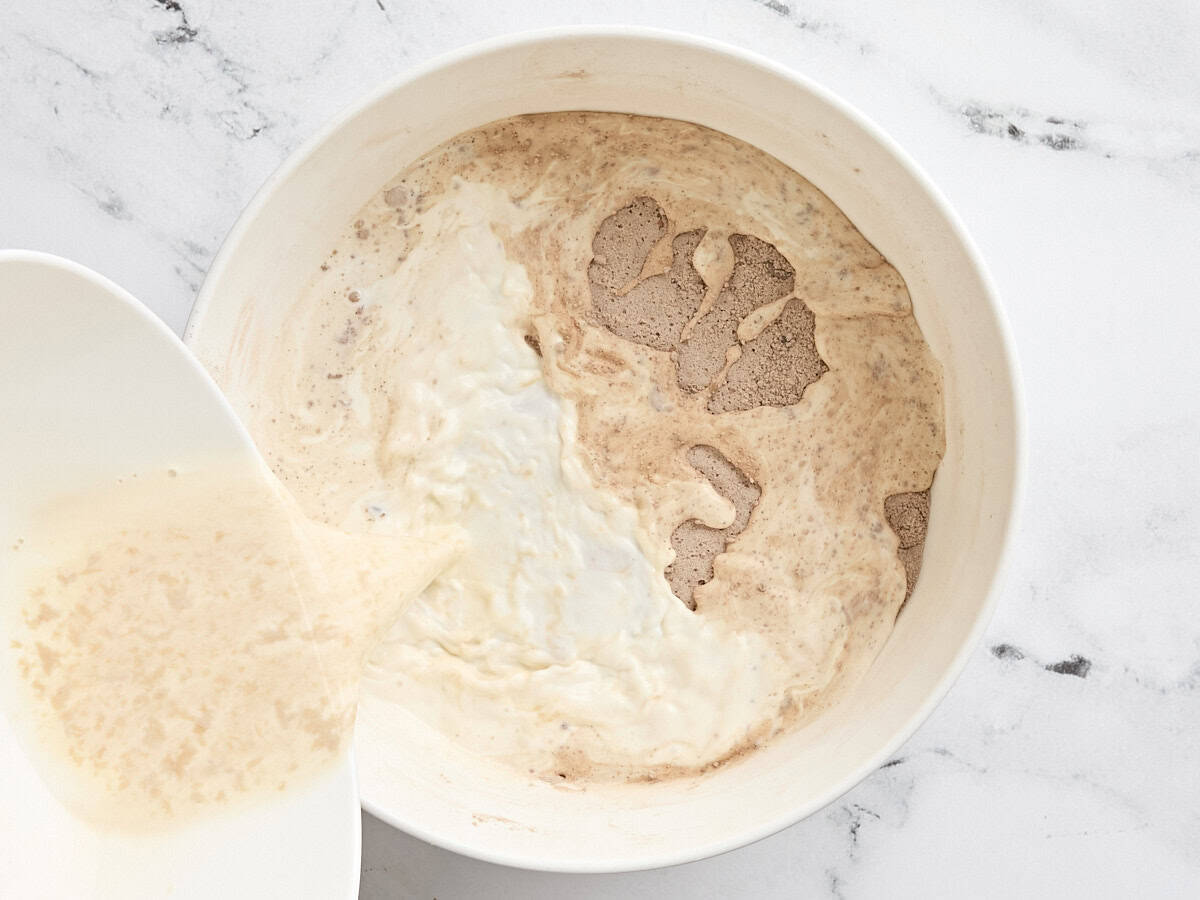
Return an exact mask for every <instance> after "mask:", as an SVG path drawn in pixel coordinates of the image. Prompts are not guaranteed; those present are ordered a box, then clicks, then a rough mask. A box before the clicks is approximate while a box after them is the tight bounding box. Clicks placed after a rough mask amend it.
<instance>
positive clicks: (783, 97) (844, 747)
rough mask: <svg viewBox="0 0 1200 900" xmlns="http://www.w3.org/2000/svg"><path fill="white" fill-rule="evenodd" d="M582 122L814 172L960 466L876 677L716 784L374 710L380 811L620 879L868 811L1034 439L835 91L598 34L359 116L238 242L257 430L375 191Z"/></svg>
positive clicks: (434, 77)
mask: <svg viewBox="0 0 1200 900" xmlns="http://www.w3.org/2000/svg"><path fill="white" fill-rule="evenodd" d="M571 109H589V110H603V111H619V112H630V113H640V114H643V115H653V116H665V117H673V118H679V119H686V120H690V121H693V122H697V123H700V124H702V125H706V126H709V127H712V128H715V129H717V130H720V131H724V132H726V133H728V134H730V135H733V136H734V137H737V138H740V139H742V140H744V141H747V142H749V143H751V144H754V145H756V146H758V147H760V148H762V149H763V150H765V151H767V152H769V153H771V154H774V155H775V156H776V157H778V158H779V159H780V160H782V161H783V162H785V163H787V164H788V165H790V166H791V167H792V168H794V169H796V170H797V171H798V172H800V173H801V174H802V175H804V176H805V177H806V178H808V179H809V180H810V181H812V182H813V183H814V184H815V185H816V186H817V187H818V188H820V189H821V190H822V191H824V192H825V193H826V194H827V195H828V196H829V197H830V198H831V199H832V200H833V201H834V202H835V203H837V205H838V206H840V207H841V208H842V210H843V211H845V213H846V214H847V215H848V216H849V217H850V219H851V220H852V221H853V222H854V223H855V225H856V226H857V227H858V228H859V230H860V231H862V233H863V234H864V235H865V236H866V237H867V238H868V239H869V240H870V241H871V242H872V243H873V244H874V245H875V246H876V248H878V249H879V250H880V251H881V252H882V253H883V254H884V255H885V256H886V257H887V258H888V259H889V260H890V261H891V262H892V263H893V264H894V265H895V266H896V267H897V268H898V269H899V271H900V272H901V273H902V274H903V276H904V278H905V280H906V281H907V283H908V287H909V290H910V292H911V295H912V300H913V304H914V307H915V310H916V315H917V319H918V321H919V322H920V324H921V327H922V329H923V331H924V333H925V337H926V339H927V340H928V342H929V344H930V346H931V348H932V349H933V352H934V354H935V355H936V356H937V358H938V359H939V360H940V361H941V362H942V365H943V367H944V370H945V402H946V433H947V447H946V456H945V458H944V460H943V462H942V465H941V468H940V469H939V472H938V476H937V479H936V482H935V485H934V490H933V496H932V503H933V509H934V512H933V515H932V516H931V526H930V530H929V533H928V536H927V542H926V550H925V563H924V568H923V570H922V574H921V580H920V583H919V585H918V587H917V589H916V592H915V593H914V594H913V596H912V598H911V599H910V601H909V603H908V604H907V606H906V607H905V609H904V612H903V614H902V615H901V616H900V618H899V621H898V623H897V625H896V629H895V631H894V633H893V634H892V636H891V638H890V639H889V641H888V642H887V644H886V646H885V647H884V649H883V651H882V652H881V654H880V656H879V658H878V659H877V660H876V662H875V663H874V665H873V666H872V668H871V669H870V671H869V672H868V674H867V675H866V676H865V677H864V678H863V680H862V681H861V682H860V683H859V684H858V685H857V686H856V687H854V688H853V689H852V690H851V691H850V692H849V694H848V695H847V696H846V698H845V700H844V702H843V703H841V704H840V705H839V706H838V707H836V708H835V709H833V710H832V711H831V712H830V713H829V714H828V715H826V716H824V717H823V718H822V719H821V720H820V721H819V722H818V723H816V724H815V725H813V726H811V727H809V728H806V729H803V730H801V731H797V732H794V733H792V734H790V735H787V736H785V737H783V738H781V739H778V740H776V741H775V742H774V743H772V744H771V745H769V746H768V747H767V748H765V749H763V750H761V751H759V752H758V753H756V754H752V755H751V756H750V757H749V758H747V759H745V760H744V761H741V762H739V763H738V764H736V765H733V766H730V767H728V768H726V769H722V770H719V771H716V772H713V773H712V774H711V775H709V776H706V778H704V779H702V780H701V781H699V782H695V781H675V782H669V783H660V784H650V785H637V786H631V787H621V788H612V789H607V788H606V789H603V790H601V789H589V790H567V789H563V788H555V787H552V786H549V785H546V784H542V783H540V782H535V783H529V782H527V781H526V780H524V779H522V778H521V777H519V776H517V775H515V774H514V773H512V772H511V771H509V770H507V769H503V768H500V767H497V766H492V765H489V764H486V763H482V762H480V761H479V760H478V759H475V758H474V757H471V756H469V755H467V754H465V753H463V752H461V751H459V750H458V749H457V748H456V747H455V746H454V745H452V744H450V743H449V742H448V741H446V740H445V739H443V738H441V737H440V736H439V735H437V734H436V733H433V732H432V731H431V730H430V729H428V728H426V727H425V726H423V725H422V724H421V723H419V722H416V721H410V722H402V723H400V722H396V723H393V725H392V726H390V727H391V728H392V729H393V731H392V732H389V730H388V728H389V726H387V725H386V724H385V723H384V721H383V719H382V717H380V716H379V715H377V714H376V709H375V707H374V706H373V704H372V702H371V701H370V700H368V701H366V702H365V703H364V706H363V708H362V710H361V713H360V725H359V733H358V745H359V753H358V762H359V767H360V778H361V785H362V796H363V801H364V805H366V806H367V808H368V809H370V810H371V811H372V812H375V813H377V814H379V815H381V816H382V817H383V818H385V819H387V820H388V821H390V822H392V823H393V824H395V825H397V826H399V827H401V828H403V829H405V830H407V831H409V832H411V833H413V834H416V835H417V836H419V837H423V838H425V839H427V840H430V841H432V842H434V843H437V844H440V845H442V846H446V847H449V848H451V849H454V850H458V851H460V852H464V853H467V854H470V855H473V856H478V857H481V858H485V859H490V860H494V861H497V862H503V863H508V864H513V865H521V866H527V867H534V868H544V869H559V870H572V871H586V870H617V869H629V868H638V867H649V866H656V865H666V864H671V863H676V862H682V861H686V860H689V859H696V858H700V857H702V856H706V855H711V854H713V853H716V852H721V851H723V850H728V849H731V848H732V847H735V846H738V845H740V844H743V843H747V842H749V841H750V840H753V839H756V838H759V837H762V836H764V835H766V834H769V833H770V832H772V831H774V830H777V829H779V828H781V827H783V826H785V825H787V824H790V823H791V822H793V821H796V820H797V819H799V818H801V817H802V816H804V815H807V814H808V813H810V812H812V811H814V810H816V809H818V808H820V807H821V806H823V805H825V804H826V803H828V802H829V801H831V800H832V799H834V798H835V797H837V796H838V795H839V794H841V793H842V792H844V791H845V790H847V789H848V788H849V787H851V786H852V785H853V784H854V783H855V782H857V781H858V780H859V779H861V778H862V777H863V776H864V775H865V774H867V773H868V772H869V771H871V770H872V769H873V768H874V767H876V766H877V765H879V763H880V762H882V761H883V760H884V759H885V758H886V756H887V755H888V754H889V753H891V752H893V751H894V750H895V748H896V747H897V746H898V745H899V743H900V742H901V741H903V740H904V739H905V738H906V737H908V735H909V734H911V732H912V730H913V729H914V728H915V727H916V726H917V725H918V724H919V723H920V721H921V720H922V719H923V718H924V717H925V716H926V715H927V714H928V712H929V711H930V709H931V708H932V706H933V704H934V703H936V702H937V700H938V699H940V698H941V696H942V695H943V694H944V693H945V691H946V690H947V689H948V688H949V685H950V682H951V681H952V680H953V678H954V676H955V675H957V673H958V671H959V669H960V668H961V665H962V662H963V661H964V660H965V657H966V654H967V653H968V652H969V650H970V649H971V647H972V645H973V644H974V642H975V639H976V638H977V637H978V635H979V633H980V632H981V630H982V627H983V624H984V623H985V620H986V617H987V613H988V612H989V611H990V600H989V596H990V593H991V589H992V585H993V582H994V580H995V577H996V575H997V572H998V568H999V565H1000V561H1001V558H1002V555H1003V550H1004V545H1005V539H1006V535H1007V531H1008V528H1009V523H1010V517H1011V514H1012V510H1013V505H1014V502H1015V495H1016V487H1017V476H1018V468H1019V461H1020V459H1019V457H1020V454H1019V443H1018V437H1019V434H1018V430H1019V422H1018V410H1017V402H1016V396H1015V391H1016V387H1015V385H1016V381H1015V378H1016V373H1015V371H1014V367H1013V363H1012V359H1011V354H1010V352H1009V348H1008V341H1007V336H1006V331H1005V326H1004V324H1003V321H1002V319H1001V316H1000V313H999V311H998V307H997V304H996V301H995V299H994V297H993V296H992V293H991V290H990V286H989V283H988V281H987V277H986V275H985V273H984V272H983V271H982V269H981V267H980V265H979V263H978V260H977V259H976V257H975V255H974V251H973V249H972V247H971V245H970V243H969V241H968V239H967V238H966V236H965V235H964V234H963V232H962V229H961V227H960V226H959V225H958V224H957V221H956V220H955V219H954V217H953V215H952V214H951V213H950V212H949V211H948V210H947V208H946V207H945V205H944V202H943V201H942V200H941V199H940V197H939V195H938V194H937V193H936V191H934V190H933V189H932V188H931V187H930V186H929V184H928V182H927V181H926V180H925V179H924V177H923V176H922V175H921V174H920V173H919V172H918V171H917V170H915V168H914V167H913V166H912V164H911V163H910V162H909V161H908V160H907V157H905V156H904V155H903V154H902V153H901V152H900V151H898V149H897V148H895V146H894V145H893V144H892V143H891V142H890V141H889V140H888V139H887V138H885V137H883V136H882V135H880V134H879V133H878V132H877V131H876V130H875V129H874V128H873V127H872V126H870V125H869V124H868V123H866V122H865V121H863V120H862V119H861V118H860V117H859V116H857V115H856V114H855V113H853V112H852V111H851V110H849V109H848V108H846V107H845V106H844V104H842V103H840V101H837V100H836V99H835V98H833V97H831V96H829V95H828V94H826V93H825V92H824V91H823V90H821V89H819V88H817V87H815V86H814V85H811V84H809V83H807V82H805V81H804V80H802V79H799V78H798V77H797V76H794V75H791V74H789V73H787V72H785V71H782V70H780V69H778V68H777V67H774V66H773V65H771V64H769V63H766V62H764V61H762V60H759V59H756V58H753V57H750V56H748V55H746V54H742V53H740V52H737V51H732V50H730V49H727V48H721V47H718V46H715V45H713V44H711V43H709V42H706V41H700V40H697V39H694V38H687V37H682V36H671V35H665V34H658V33H647V32H633V31H612V30H608V31H580V30H578V29H576V30H573V31H564V32H556V33H546V34H539V35H533V36H527V37H523V38H513V39H507V40H503V41H498V42H493V43H490V44H487V45H481V46H480V47H476V48H471V49H468V50H466V51H462V52H459V53H457V54H454V55H452V56H450V57H446V58H443V59H442V60H440V61H438V62H436V63H435V64H433V65H431V66H428V67H425V68H424V69H422V70H419V71H418V72H417V73H415V74H413V75H410V76H407V77H406V78H405V79H404V80H402V81H400V82H397V83H394V84H392V85H390V86H388V87H387V88H386V89H385V90H383V91H381V92H379V93H377V94H375V95H374V96H373V97H371V98H369V99H368V100H367V101H365V102H364V103H363V104H361V105H359V106H358V107H356V108H355V109H354V110H352V111H351V112H350V113H349V114H348V115H346V116H345V117H343V118H342V119H340V120H339V121H337V122H335V123H334V124H333V125H331V126H330V127H329V128H328V129H327V130H326V131H324V132H323V133H322V134H321V135H318V137H317V138H315V139H314V140H313V141H312V142H310V143H309V144H308V145H307V146H306V147H305V148H304V149H302V150H301V151H299V152H298V153H297V154H296V155H295V156H293V157H292V159H291V160H289V162H288V163H287V164H285V166H284V167H283V168H282V169H281V170H280V171H279V172H278V173H276V175H275V176H273V178H272V179H271V180H270V181H269V182H268V184H267V185H266V186H265V187H264V189H263V191H262V192H261V193H260V194H259V195H258V196H257V197H256V198H255V200H254V202H253V203H252V204H251V206H250V207H249V208H248V209H247V211H246V212H245V214H244V215H243V217H242V219H241V220H240V221H239V223H238V225H237V226H236V228H235V229H234V231H233V232H232V234H231V235H230V237H229V239H228V241H227V243H226V245H225V247H224V248H223V250H222V252H221V254H220V256H219V257H218V259H217V261H216V263H215V265H214V267H213V270H212V272H211V273H210V275H209V278H208V280H207V281H206V283H205V285H204V289H203V291H202V292H201V295H200V298H199V301H198V303H197V307H196V310H195V312H194V313H193V316H192V321H191V322H190V323H189V327H188V332H187V340H188V341H189V342H190V344H191V345H192V347H193V349H194V350H195V351H196V353H197V354H198V355H199V357H200V359H201V360H202V362H204V363H205V365H206V366H207V367H208V368H209V370H210V371H211V372H212V373H213V374H214V375H215V377H216V379H217V381H218V383H219V384H221V385H222V387H223V388H224V389H225V390H226V391H227V393H228V394H229V395H230V398H231V400H232V401H233V403H234V405H235V406H236V407H238V408H239V411H241V412H243V413H244V412H246V411H247V403H248V401H250V400H251V399H252V398H253V397H254V395H255V392H256V388H255V378H256V377H258V373H256V371H255V370H254V368H253V366H251V365H249V364H248V359H249V354H248V352H247V351H248V349H249V348H252V347H254V346H257V345H261V344H263V343H265V342H270V341H273V340H276V335H277V334H278V325H279V323H280V321H281V318H282V316H283V315H284V314H285V313H286V311H287V308H288V306H289V305H290V303H291V301H292V298H294V297H296V296H297V294H298V292H299V291H300V290H301V289H302V288H303V286H304V284H305V283H306V281H307V280H308V279H309V277H310V275H311V273H312V272H313V271H314V269H315V268H316V266H317V265H318V263H319V262H320V260H321V259H322V258H323V257H324V255H325V253H326V252H327V251H328V248H329V247H330V246H331V245H332V244H333V242H334V239H335V235H336V234H337V233H338V231H339V229H340V228H341V227H342V225H343V224H344V223H345V222H346V221H347V220H348V219H349V217H350V216H352V215H353V214H354V212H355V211H357V210H358V208H359V207H360V206H361V205H362V204H363V203H364V202H365V201H366V200H367V198H368V197H369V196H370V195H371V194H372V192H374V191H375V190H377V189H378V188H379V186H380V185H382V184H383V183H384V182H385V181H386V180H388V179H389V178H391V177H392V176H393V175H394V174H395V173H396V172H398V171H399V170H400V169H401V168H403V167H404V166H405V165H406V164H407V163H408V162H410V161H411V160H412V159H414V158H415V157H417V156H418V155H420V154H421V153H423V152H424V151H426V150H428V149H429V148H431V147H432V146H434V145H435V144H437V143H439V142H441V141H443V140H445V139H447V138H449V137H451V136H453V135H454V134H456V133H458V132H460V131H463V130H466V129H468V128H471V127H474V126H477V125H481V124H483V123H486V122H489V121H493V120H495V119H499V118H503V117H505V116H509V115H515V114H518V113H529V112H546V111H554V110H571ZM390 747H404V748H406V749H405V751H404V752H403V753H402V754H399V755H398V754H396V753H394V752H389V750H388V748H390Z"/></svg>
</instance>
